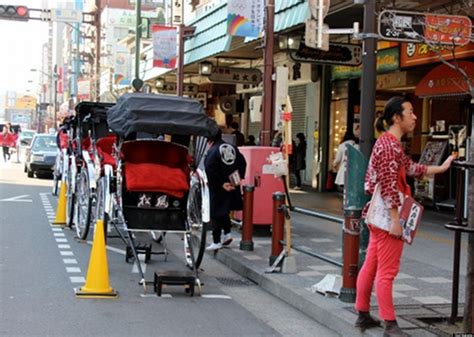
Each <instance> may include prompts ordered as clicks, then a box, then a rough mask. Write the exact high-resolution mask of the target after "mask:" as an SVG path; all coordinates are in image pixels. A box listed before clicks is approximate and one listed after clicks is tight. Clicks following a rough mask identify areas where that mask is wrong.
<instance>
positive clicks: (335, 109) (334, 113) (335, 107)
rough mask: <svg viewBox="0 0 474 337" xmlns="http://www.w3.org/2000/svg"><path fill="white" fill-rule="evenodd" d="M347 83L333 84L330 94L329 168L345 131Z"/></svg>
mask: <svg viewBox="0 0 474 337" xmlns="http://www.w3.org/2000/svg"><path fill="white" fill-rule="evenodd" d="M348 92H349V90H348V82H347V81H338V82H334V83H333V86H332V92H331V113H330V119H329V153H328V160H329V163H328V164H329V167H332V162H333V161H334V158H335V157H336V153H337V148H338V146H339V144H340V143H341V140H342V138H343V137H344V134H345V132H346V130H347V108H348Z"/></svg>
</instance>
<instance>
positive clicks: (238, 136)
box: [230, 122, 245, 146]
mask: <svg viewBox="0 0 474 337" xmlns="http://www.w3.org/2000/svg"><path fill="white" fill-rule="evenodd" d="M230 127H231V129H232V134H233V135H235V146H244V144H245V137H244V134H243V133H242V132H240V131H239V123H237V122H232V123H231V124H230Z"/></svg>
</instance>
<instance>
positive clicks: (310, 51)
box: [290, 43, 362, 66]
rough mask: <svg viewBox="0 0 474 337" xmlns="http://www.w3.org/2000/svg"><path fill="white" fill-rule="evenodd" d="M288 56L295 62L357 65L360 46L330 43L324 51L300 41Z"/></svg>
mask: <svg viewBox="0 0 474 337" xmlns="http://www.w3.org/2000/svg"><path fill="white" fill-rule="evenodd" d="M290 57H291V59H292V60H293V61H295V62H307V63H322V64H341V65H348V66H358V65H359V64H361V63H362V47H361V46H360V45H356V44H337V43H331V44H330V45H329V50H328V51H324V50H320V49H314V48H309V47H308V46H306V45H305V44H303V43H301V44H300V48H299V49H298V50H292V51H291V54H290Z"/></svg>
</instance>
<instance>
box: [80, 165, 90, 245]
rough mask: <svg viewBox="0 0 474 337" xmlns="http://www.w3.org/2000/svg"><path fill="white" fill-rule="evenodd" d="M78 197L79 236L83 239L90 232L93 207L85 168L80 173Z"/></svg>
mask: <svg viewBox="0 0 474 337" xmlns="http://www.w3.org/2000/svg"><path fill="white" fill-rule="evenodd" d="M77 183H78V184H77V188H78V193H77V194H78V195H77V196H78V199H77V224H76V233H77V237H78V238H80V239H81V240H85V239H86V238H87V234H88V233H89V228H90V221H91V209H92V196H91V191H90V189H89V177H88V176H87V172H86V170H85V169H83V170H81V173H80V174H79V181H78V182H77Z"/></svg>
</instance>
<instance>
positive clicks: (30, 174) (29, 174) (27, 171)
mask: <svg viewBox="0 0 474 337" xmlns="http://www.w3.org/2000/svg"><path fill="white" fill-rule="evenodd" d="M26 175H27V176H28V178H33V176H34V175H35V173H34V172H33V171H31V170H28V169H26Z"/></svg>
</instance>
